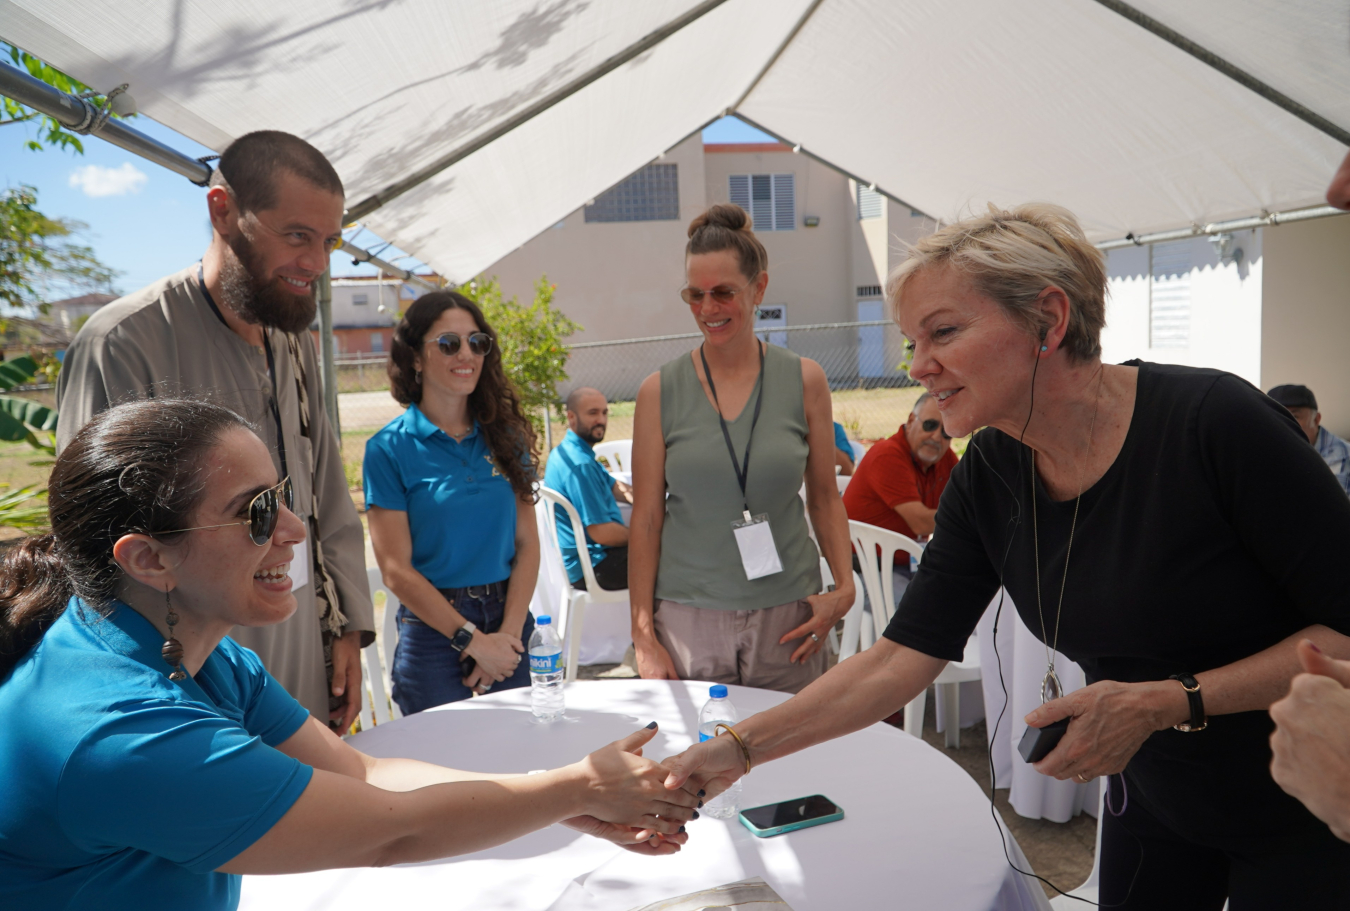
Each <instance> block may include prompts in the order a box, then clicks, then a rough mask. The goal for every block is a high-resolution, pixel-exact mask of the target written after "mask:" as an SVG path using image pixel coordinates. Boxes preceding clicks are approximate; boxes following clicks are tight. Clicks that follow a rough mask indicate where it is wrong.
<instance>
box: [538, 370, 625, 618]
mask: <svg viewBox="0 0 1350 911" xmlns="http://www.w3.org/2000/svg"><path fill="white" fill-rule="evenodd" d="M608 426H609V402H608V401H606V400H605V395H604V393H602V392H600V391H599V390H596V389H591V388H589V387H586V386H583V387H581V388H580V389H577V390H575V391H573V393H572V394H571V395H569V396H568V397H567V428H568V430H567V436H565V437H563V441H562V442H561V443H560V444H558V448H557V449H555V450H553V452H551V453H550V454H549V457H548V466H547V468H545V470H544V486H545V487H548V488H550V489H552V490H556V491H557V492H558V493H560V494H562V495H563V496H565V497H567V499H568V500H571V501H572V505H573V506H575V507H576V508H577V513H578V514H579V515H580V516H581V524H582V525H584V526H586V549H587V550H588V551H589V552H590V555H591V565H592V566H594V567H595V581H597V582H599V583H600V587H601V588H603V589H606V590H607V591H618V590H620V589H624V588H627V587H628V526H626V525H624V524H623V516H622V514H620V512H619V504H618V502H617V501H618V499H619V498H620V497H622V496H623V494H624V490H623V488H624V485H623V484H622V483H621V482H619V481H616V480H614V479H613V478H612V477H610V475H609V472H607V471H605V467H604V466H603V465H601V464H600V462H599V461H598V460H597V459H596V458H595V444H596V443H599V442H600V441H601V440H603V439H604V438H605V430H606V428H607V427H608ZM553 512H554V514H555V516H556V518H557V521H558V546H559V547H560V548H561V549H562V555H563V565H564V566H566V567H567V578H568V580H569V581H570V582H571V583H572V586H573V587H574V588H585V587H586V579H585V576H584V575H583V574H582V570H581V556H580V554H578V553H577V542H576V537H575V536H574V535H573V534H572V522H571V521H570V520H569V519H568V518H567V514H566V513H565V512H563V509H562V507H561V506H555V507H553Z"/></svg>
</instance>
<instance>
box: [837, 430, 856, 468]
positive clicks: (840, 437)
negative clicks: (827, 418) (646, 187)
mask: <svg viewBox="0 0 1350 911" xmlns="http://www.w3.org/2000/svg"><path fill="white" fill-rule="evenodd" d="M834 448H835V449H838V450H839V451H840V452H842V453H843V454H844V455H846V456H848V460H849V461H850V462H852V461H853V445H852V444H851V443H849V441H848V434H847V433H845V432H844V425H843V424H841V423H839V422H838V421H835V422H834Z"/></svg>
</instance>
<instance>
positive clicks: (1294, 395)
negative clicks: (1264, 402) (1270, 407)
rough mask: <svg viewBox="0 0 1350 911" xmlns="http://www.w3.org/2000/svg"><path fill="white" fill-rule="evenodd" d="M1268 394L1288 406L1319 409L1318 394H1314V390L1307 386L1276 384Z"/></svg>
mask: <svg viewBox="0 0 1350 911" xmlns="http://www.w3.org/2000/svg"><path fill="white" fill-rule="evenodd" d="M1266 395H1268V396H1270V397H1271V398H1272V399H1274V400H1275V401H1277V402H1279V403H1280V404H1281V405H1283V406H1284V407H1286V408H1311V409H1312V410H1313V411H1316V410H1317V396H1315V395H1313V393H1312V390H1311V389H1309V388H1308V387H1307V386H1300V385H1298V384H1296V383H1286V384H1285V385H1283V386H1276V387H1275V388H1274V389H1271V390H1270V391H1269V392H1267V393H1266Z"/></svg>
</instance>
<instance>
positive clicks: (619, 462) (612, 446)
mask: <svg viewBox="0 0 1350 911" xmlns="http://www.w3.org/2000/svg"><path fill="white" fill-rule="evenodd" d="M601 456H604V457H605V460H606V461H608V462H609V470H610V471H612V472H613V471H632V470H633V441H632V440H607V441H606V442H603V443H596V444H595V457H596V458H597V459H598V458H600V457H601Z"/></svg>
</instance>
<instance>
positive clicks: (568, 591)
mask: <svg viewBox="0 0 1350 911" xmlns="http://www.w3.org/2000/svg"><path fill="white" fill-rule="evenodd" d="M616 442H631V441H624V440H618V441H616ZM598 448H599V447H597V449H598ZM539 497H540V501H541V502H547V503H549V504H550V508H549V512H550V513H552V515H551V516H550V518H554V519H555V521H552V522H546V523H544V524H545V527H546V528H547V529H548V535H549V544H550V545H551V548H552V552H553V553H554V554H557V558H556V559H557V560H558V561H559V562H561V561H562V547H561V546H560V545H559V543H558V523H557V521H556V515H557V513H556V511H555V510H554V509H552V506H561V507H562V508H563V511H564V512H565V513H567V518H568V519H569V520H570V521H571V523H572V536H573V538H574V539H575V540H576V542H577V556H578V558H579V559H580V560H581V573H582V576H583V578H585V580H586V590H585V591H578V590H577V589H575V588H573V587H572V586H571V584H570V583H569V584H568V585H566V586H564V588H563V594H562V597H561V598H560V599H559V602H560V603H559V608H560V610H561V613H562V616H563V625H562V628H561V630H560V632H561V634H562V636H563V638H564V645H563V651H564V653H565V654H566V656H567V658H566V661H567V672H566V674H564V679H565V680H567V681H572V680H575V679H577V663H578V662H577V656H578V654H579V653H580V651H581V627H582V624H583V623H584V622H585V619H586V608H587V606H588V605H591V604H601V603H604V602H614V601H627V600H628V589H626V588H622V589H619V590H617V591H606V590H605V589H603V588H601V587H600V583H599V582H597V581H595V568H594V567H593V566H591V553H590V550H589V548H587V547H586V526H584V525H582V524H581V515H580V514H579V513H578V512H577V508H576V507H575V506H573V505H572V503H571V501H570V500H568V499H567V497H565V496H563V495H562V494H560V493H558V492H557V491H556V490H551V489H549V488H547V487H544V486H542V485H541V486H540V488H539ZM566 577H567V574H566V572H564V573H563V578H564V579H566Z"/></svg>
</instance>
